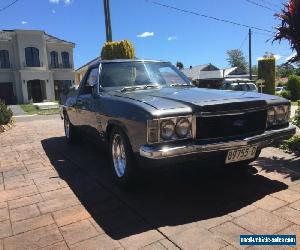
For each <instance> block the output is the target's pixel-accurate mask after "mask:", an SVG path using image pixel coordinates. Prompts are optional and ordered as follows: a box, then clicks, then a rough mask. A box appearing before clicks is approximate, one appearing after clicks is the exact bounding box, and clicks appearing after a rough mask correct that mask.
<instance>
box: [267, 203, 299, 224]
mask: <svg viewBox="0 0 300 250" xmlns="http://www.w3.org/2000/svg"><path fill="white" fill-rule="evenodd" d="M273 213H274V214H276V215H278V216H281V217H283V218H285V219H287V220H289V221H291V222H293V223H295V224H298V225H300V211H299V210H296V209H294V208H291V207H288V206H286V207H282V208H279V209H278V210H276V211H274V212H273Z"/></svg>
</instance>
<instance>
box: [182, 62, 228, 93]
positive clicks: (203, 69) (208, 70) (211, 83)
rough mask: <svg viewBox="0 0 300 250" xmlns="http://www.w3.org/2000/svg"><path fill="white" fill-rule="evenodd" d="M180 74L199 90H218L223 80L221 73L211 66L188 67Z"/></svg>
mask: <svg viewBox="0 0 300 250" xmlns="http://www.w3.org/2000/svg"><path fill="white" fill-rule="evenodd" d="M182 72H183V73H184V74H185V75H186V76H187V77H188V78H189V79H190V80H191V81H192V82H193V83H194V84H195V85H196V86H198V87H200V88H218V87H219V86H220V85H221V83H222V79H223V72H222V71H221V70H220V69H219V68H218V67H216V66H214V65H212V64H203V65H197V66H194V67H192V66H190V67H189V68H185V69H182Z"/></svg>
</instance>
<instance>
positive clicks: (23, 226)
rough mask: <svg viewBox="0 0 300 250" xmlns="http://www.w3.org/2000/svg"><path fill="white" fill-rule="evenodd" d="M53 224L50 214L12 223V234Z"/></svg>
mask: <svg viewBox="0 0 300 250" xmlns="http://www.w3.org/2000/svg"><path fill="white" fill-rule="evenodd" d="M53 223H54V220H53V218H52V216H51V215H50V214H46V215H41V216H38V217H34V218H30V219H27V220H22V221H17V222H12V230H13V233H14V234H19V233H23V232H26V231H30V230H33V229H37V228H40V227H44V226H48V225H51V224H53Z"/></svg>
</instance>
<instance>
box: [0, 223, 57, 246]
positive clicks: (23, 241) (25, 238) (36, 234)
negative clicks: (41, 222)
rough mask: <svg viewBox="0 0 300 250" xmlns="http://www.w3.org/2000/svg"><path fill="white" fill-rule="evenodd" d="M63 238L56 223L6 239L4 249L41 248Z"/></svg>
mask: <svg viewBox="0 0 300 250" xmlns="http://www.w3.org/2000/svg"><path fill="white" fill-rule="evenodd" d="M62 240H63V237H62V235H61V234H60V232H59V230H58V228H57V226H56V225H55V224H52V225H49V226H46V227H42V228H39V229H35V230H32V231H29V232H26V233H22V234H18V235H15V236H12V237H9V238H6V239H4V249H7V250H10V249H16V250H17V249H39V248H42V247H46V246H51V245H53V244H55V243H57V242H61V241H62Z"/></svg>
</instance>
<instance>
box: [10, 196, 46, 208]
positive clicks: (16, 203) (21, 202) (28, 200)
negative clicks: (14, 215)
mask: <svg viewBox="0 0 300 250" xmlns="http://www.w3.org/2000/svg"><path fill="white" fill-rule="evenodd" d="M42 200H43V198H42V196H41V195H40V194H36V195H32V196H26V197H23V198H20V199H17V200H12V201H8V206H9V208H10V209H14V208H18V207H24V206H28V205H32V204H35V203H38V202H40V201H42Z"/></svg>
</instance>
